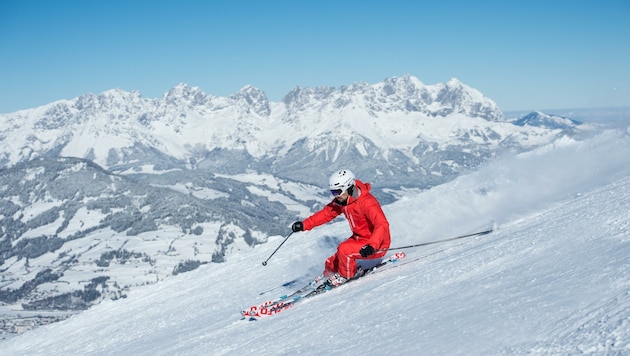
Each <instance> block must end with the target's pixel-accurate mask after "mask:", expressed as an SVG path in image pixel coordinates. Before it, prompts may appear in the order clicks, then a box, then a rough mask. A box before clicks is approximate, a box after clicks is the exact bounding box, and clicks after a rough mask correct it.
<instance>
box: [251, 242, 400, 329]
mask: <svg viewBox="0 0 630 356" xmlns="http://www.w3.org/2000/svg"><path fill="white" fill-rule="evenodd" d="M405 257H406V255H405V253H404V252H397V253H396V254H394V255H391V256H389V257H388V258H386V259H384V260H383V261H381V262H380V263H378V264H377V265H375V266H373V267H370V268H368V269H366V270H365V271H364V273H362V274H360V275H357V276H355V277H353V278H351V279H349V280H348V281H346V282H345V283H343V284H341V285H345V284H347V283H350V282H352V281H355V280H357V279H359V278H362V277H364V276H367V275H369V274H373V273H375V272H376V271H377V270H379V269H381V268H382V267H384V266H387V265H389V264H392V263H395V262H398V261H399V260H401V259H403V258H405ZM325 281H326V278H325V277H324V276H323V275H320V276H317V277H315V278H314V279H313V280H312V281H311V282H309V283H308V284H307V285H305V286H304V287H302V288H300V289H298V290H296V291H294V292H293V293H290V294H285V295H282V296H280V297H278V298H276V299H274V300H270V301H266V302H264V303H262V304H259V305H253V306H251V307H249V308H245V309H243V310H241V316H242V318H243V319H247V318H249V320H252V321H253V320H258V319H260V318H262V317H265V316H271V315H275V314H277V313H279V312H281V311H283V310H286V309H289V308H291V307H292V306H293V305H295V304H296V303H298V302H299V301H301V300H303V299H306V298H311V297H313V296H315V295H319V294H322V293H325V292H327V291H329V290H331V289H333V288H336V287H332V286H328V285H326V284H324V282H325Z"/></svg>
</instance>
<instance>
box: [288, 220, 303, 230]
mask: <svg viewBox="0 0 630 356" xmlns="http://www.w3.org/2000/svg"><path fill="white" fill-rule="evenodd" d="M291 230H293V232H298V231H304V224H302V222H301V221H296V222H294V223H293V225H292V226H291Z"/></svg>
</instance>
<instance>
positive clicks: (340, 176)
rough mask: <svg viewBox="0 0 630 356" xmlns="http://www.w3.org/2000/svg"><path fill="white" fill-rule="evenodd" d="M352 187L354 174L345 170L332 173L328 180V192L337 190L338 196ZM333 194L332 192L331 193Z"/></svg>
mask: <svg viewBox="0 0 630 356" xmlns="http://www.w3.org/2000/svg"><path fill="white" fill-rule="evenodd" d="M353 185H354V174H353V173H352V172H350V171H349V170H347V169H342V170H340V171H337V172H335V173H333V174H332V175H331V176H330V179H329V180H328V188H329V189H330V191H331V192H332V191H334V190H339V192H338V194H337V195H339V194H341V193H343V192H345V191H346V190H347V189H348V188H350V187H352V186H353ZM333 194H334V192H333Z"/></svg>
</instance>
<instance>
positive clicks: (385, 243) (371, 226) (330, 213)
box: [291, 169, 391, 287]
mask: <svg viewBox="0 0 630 356" xmlns="http://www.w3.org/2000/svg"><path fill="white" fill-rule="evenodd" d="M329 188H330V192H331V193H332V195H333V196H334V199H333V200H332V201H331V202H330V203H328V204H327V205H326V206H324V208H322V209H321V210H320V211H318V212H316V213H314V214H313V215H311V216H310V217H308V218H306V219H304V221H296V222H295V223H293V225H292V226H291V229H292V230H293V232H298V231H304V230H311V229H312V228H314V227H316V226H320V225H323V224H325V223H327V222H330V221H332V220H333V219H334V218H336V217H337V216H339V215H341V214H342V213H343V214H344V215H345V217H346V219H347V220H348V223H349V224H350V229H351V230H352V236H350V237H349V238H348V239H347V240H345V241H343V242H341V243H340V244H339V245H338V246H337V252H336V253H335V254H334V255H332V256H330V257H328V259H327V260H326V263H325V269H324V276H325V277H327V278H328V280H327V281H326V282H325V283H327V284H328V285H331V286H335V287H336V286H338V285H340V284H342V283H344V282H346V281H347V280H348V279H350V278H352V277H354V276H355V275H359V274H361V273H362V271H357V270H358V268H357V262H356V260H357V259H359V258H365V259H376V258H381V257H383V256H384V255H385V254H386V253H387V249H388V248H389V244H390V241H391V239H390V233H389V222H388V221H387V218H386V217H385V214H384V213H383V210H382V209H381V205H380V203H379V202H378V200H376V198H375V197H374V196H373V195H372V194H370V184H369V183H363V182H361V181H360V180H358V179H356V178H355V176H354V174H353V173H352V172H351V171H349V170H347V169H342V170H340V171H337V172H335V173H333V174H332V175H331V176H330V179H329Z"/></svg>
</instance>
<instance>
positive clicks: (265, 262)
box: [262, 231, 293, 266]
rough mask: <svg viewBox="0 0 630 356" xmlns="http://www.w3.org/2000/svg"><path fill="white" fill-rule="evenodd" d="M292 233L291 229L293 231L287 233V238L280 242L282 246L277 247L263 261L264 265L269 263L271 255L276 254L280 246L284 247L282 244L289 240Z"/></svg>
mask: <svg viewBox="0 0 630 356" xmlns="http://www.w3.org/2000/svg"><path fill="white" fill-rule="evenodd" d="M292 234H293V231H291V232H290V233H289V234H288V235H287V237H285V238H284V240H283V241H282V243H281V244H280V246H278V247H277V248H276V250H275V251H273V252H272V253H271V255H269V257H267V259H266V260H265V261H263V263H262V265H263V266H266V265H267V261H269V259H270V258H271V256H273V255H274V254H275V253H276V252H277V251H278V250H279V249H280V247H282V245H284V243H285V242H287V240H288V239H289V236H291V235H292Z"/></svg>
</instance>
